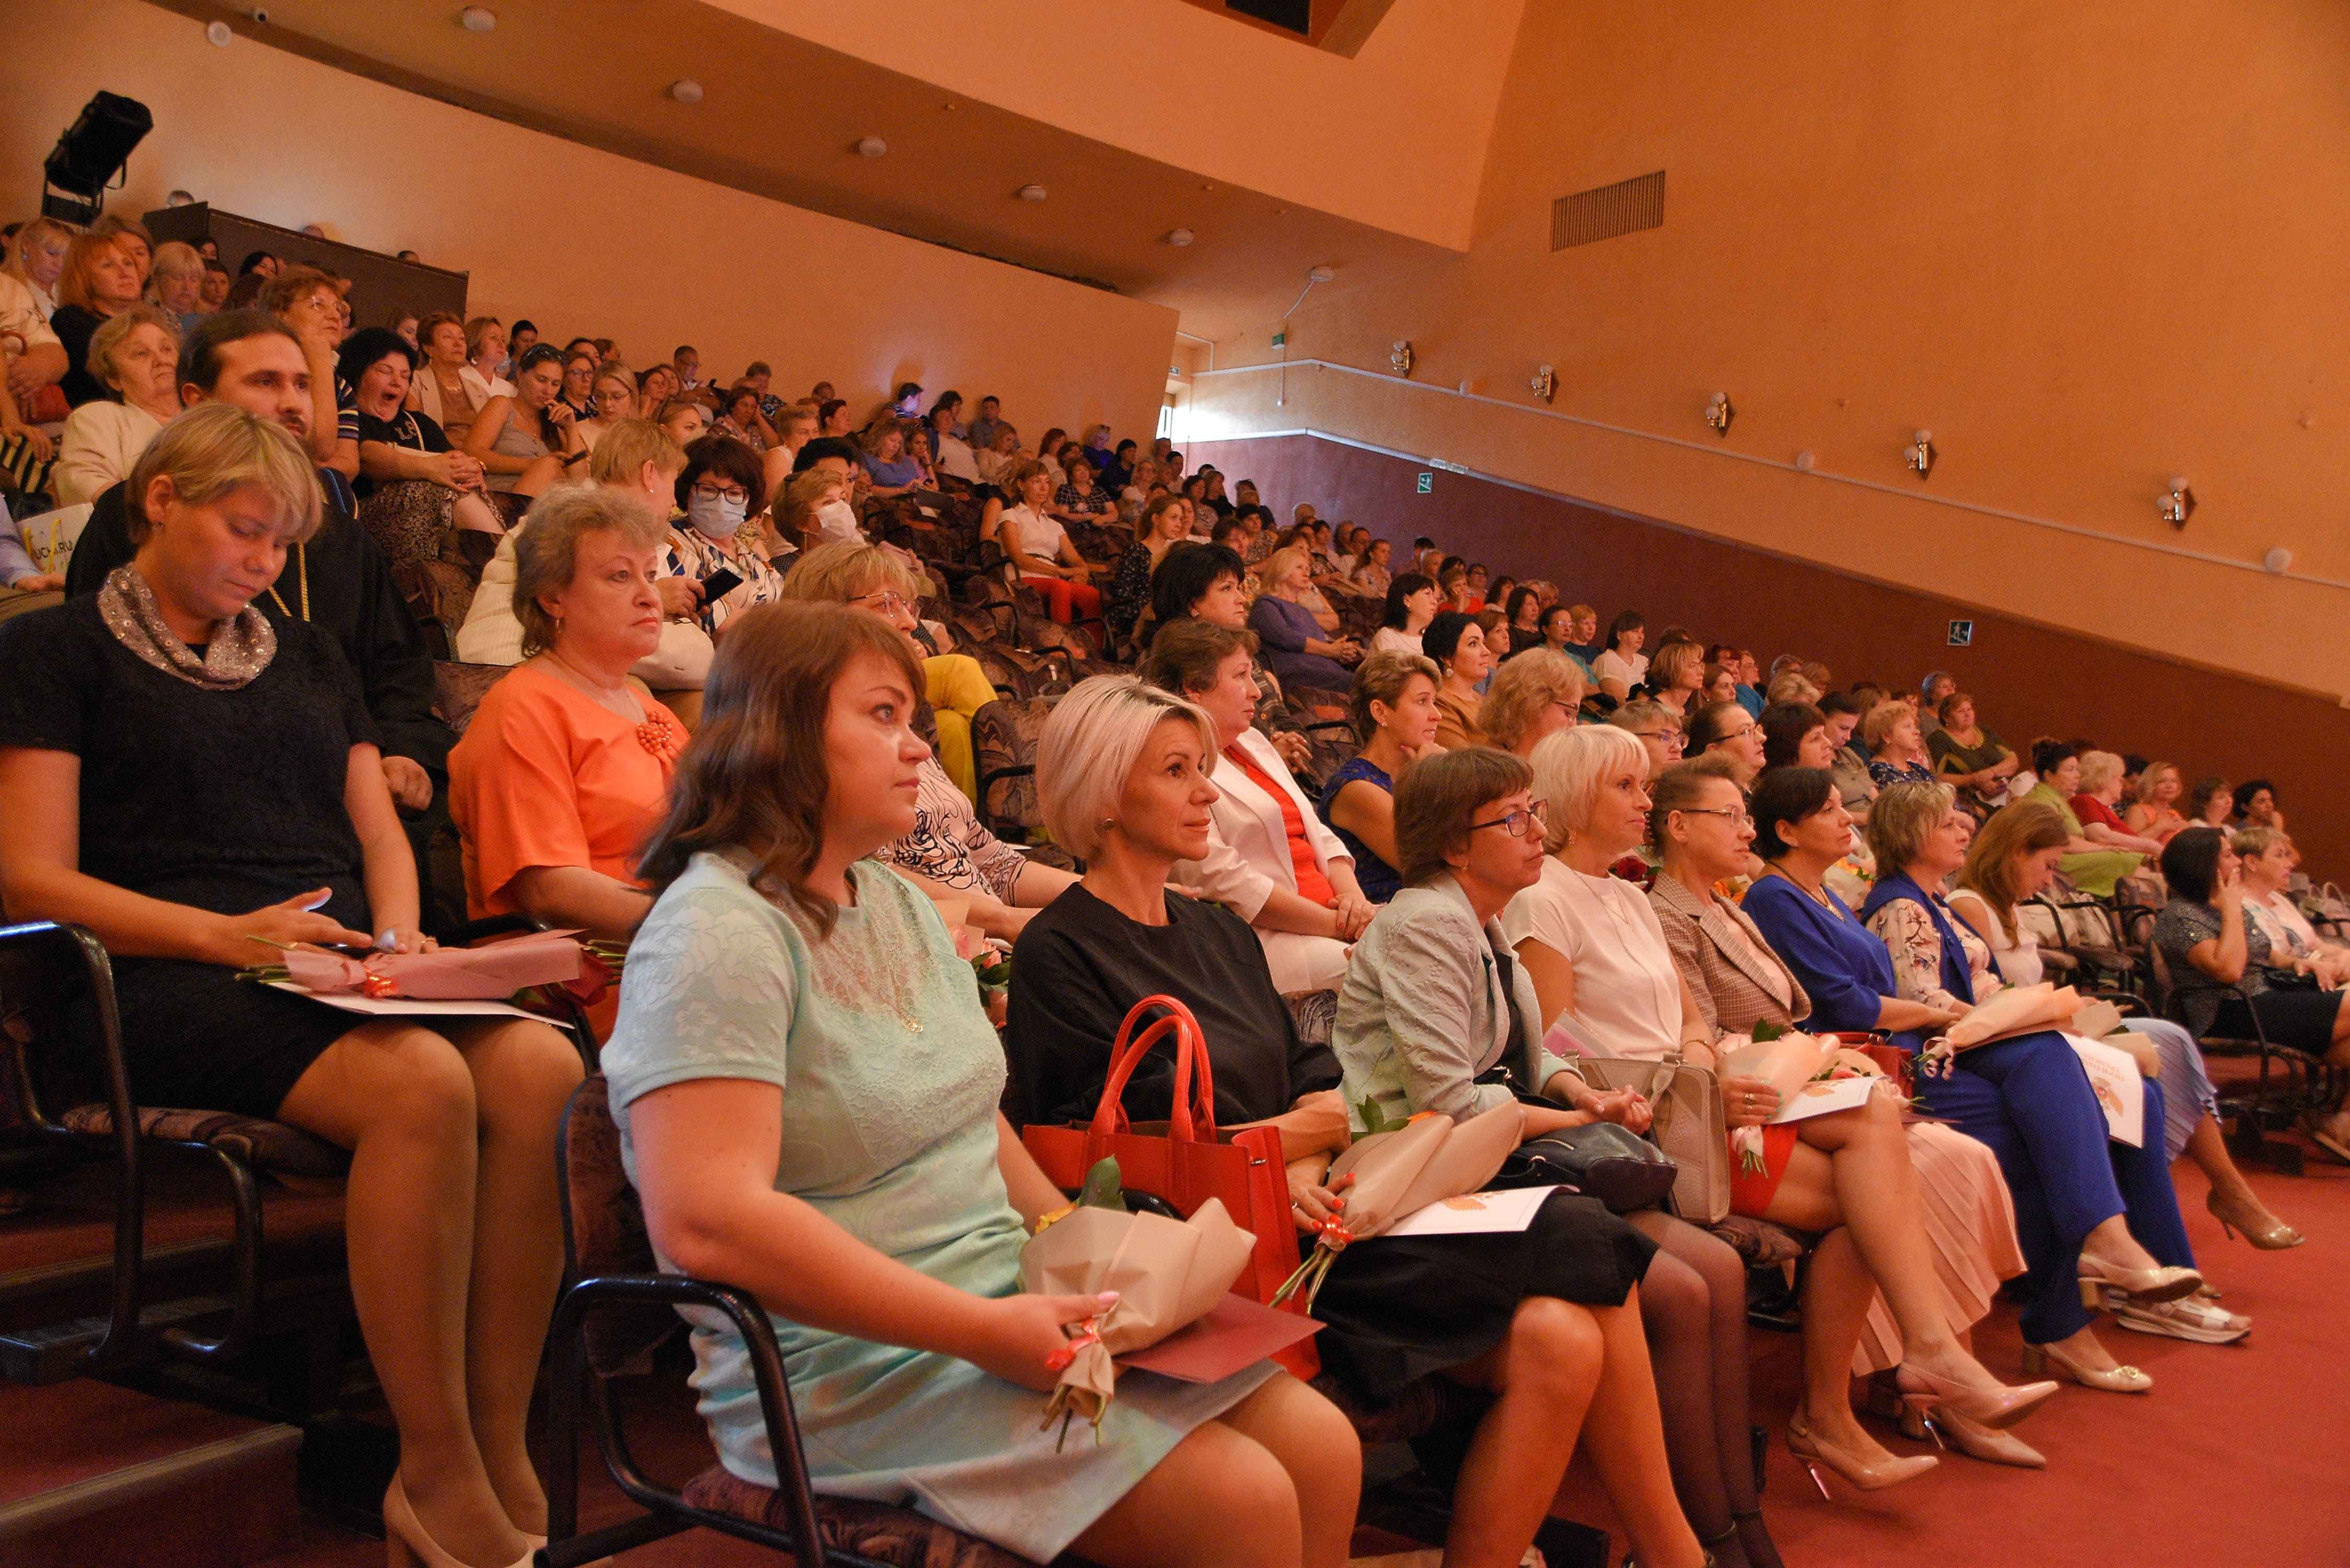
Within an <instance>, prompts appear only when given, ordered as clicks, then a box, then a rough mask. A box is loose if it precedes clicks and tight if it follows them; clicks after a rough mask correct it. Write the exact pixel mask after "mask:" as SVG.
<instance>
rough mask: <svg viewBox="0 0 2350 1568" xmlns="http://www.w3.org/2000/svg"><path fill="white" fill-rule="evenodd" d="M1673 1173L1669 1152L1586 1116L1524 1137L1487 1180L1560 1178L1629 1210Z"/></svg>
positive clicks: (1551, 1181) (1547, 1181)
mask: <svg viewBox="0 0 2350 1568" xmlns="http://www.w3.org/2000/svg"><path fill="white" fill-rule="evenodd" d="M1679 1175H1680V1167H1679V1166H1678V1165H1676V1164H1675V1163H1674V1162H1673V1159H1672V1157H1671V1156H1669V1155H1668V1154H1667V1153H1665V1151H1664V1150H1662V1149H1660V1148H1659V1147H1657V1146H1656V1145H1655V1144H1652V1143H1650V1142H1649V1141H1648V1139H1646V1138H1644V1137H1640V1136H1639V1135H1638V1134H1637V1133H1632V1132H1627V1131H1626V1130H1625V1129H1624V1128H1623V1127H1618V1126H1617V1125H1616V1124H1615V1123H1614V1122H1591V1123H1588V1124H1586V1125H1585V1126H1583V1127H1565V1128H1563V1129H1561V1130H1560V1131H1557V1132H1554V1133H1544V1135H1543V1136H1542V1137H1534V1138H1528V1139H1527V1140H1526V1141H1525V1142H1523V1143H1522V1144H1520V1145H1519V1146H1518V1147H1517V1148H1516V1150H1515V1151H1513V1153H1512V1154H1511V1156H1510V1158H1507V1159H1505V1160H1503V1162H1502V1172H1501V1174H1500V1175H1499V1176H1497V1177H1495V1178H1494V1179H1493V1185H1494V1186H1495V1187H1549V1186H1553V1185H1558V1184H1563V1185H1565V1186H1568V1187H1572V1188H1574V1189H1575V1190H1576V1191H1578V1192H1581V1193H1583V1194H1585V1195H1586V1197H1591V1198H1596V1199H1599V1201H1600V1202H1602V1203H1605V1204H1606V1205H1607V1207H1608V1208H1609V1209H1610V1210H1613V1211H1614V1212H1616V1213H1617V1214H1629V1213H1631V1212H1632V1211H1633V1210H1638V1209H1653V1208H1655V1207H1656V1206H1657V1205H1658V1204H1659V1203H1660V1202H1662V1201H1663V1200H1664V1197H1665V1194H1667V1193H1669V1192H1670V1191H1671V1190H1672V1189H1673V1181H1674V1179H1676V1178H1677V1177H1679Z"/></svg>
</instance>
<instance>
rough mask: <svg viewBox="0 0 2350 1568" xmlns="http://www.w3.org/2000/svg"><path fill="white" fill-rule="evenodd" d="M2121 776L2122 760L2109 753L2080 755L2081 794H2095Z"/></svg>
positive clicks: (2084, 753) (2085, 753)
mask: <svg viewBox="0 0 2350 1568" xmlns="http://www.w3.org/2000/svg"><path fill="white" fill-rule="evenodd" d="M2121 776H2122V760H2121V758H2119V757H2117V756H2116V755H2114V753H2111V752H2083V753H2081V793H2082V794H2096V793H2097V792H2098V791H2099V790H2101V789H2103V788H2105V787H2106V785H2107V784H2111V783H2113V782H2114V781H2115V780H2116V779H2117V778H2119V777H2121Z"/></svg>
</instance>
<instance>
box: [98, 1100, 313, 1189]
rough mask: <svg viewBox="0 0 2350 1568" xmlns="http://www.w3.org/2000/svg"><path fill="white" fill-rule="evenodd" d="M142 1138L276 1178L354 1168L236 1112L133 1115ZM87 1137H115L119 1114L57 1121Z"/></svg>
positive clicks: (297, 1133)
mask: <svg viewBox="0 0 2350 1568" xmlns="http://www.w3.org/2000/svg"><path fill="white" fill-rule="evenodd" d="M132 1114H133V1118H134V1119H135V1120H136V1122H137V1123H138V1127H139V1136H140V1137H142V1138H150V1139H153V1140H155V1141H157V1142H161V1143H175V1144H184V1145H201V1146H203V1147H206V1148H209V1149H212V1150H213V1151H214V1152H216V1153H219V1154H222V1155H225V1156H227V1157H228V1158H231V1159H234V1160H239V1161H242V1162H243V1163H244V1164H246V1165H249V1166H251V1167H252V1168H254V1169H255V1170H264V1171H267V1172H269V1173H270V1174H272V1175H275V1176H310V1177H338V1176H343V1175H346V1174H348V1172H349V1170H350V1168H351V1157H350V1154H349V1152H348V1150H346V1149H342V1148H338V1147H336V1146H335V1145H333V1144H331V1143H328V1141H327V1140H326V1139H325V1138H322V1137H314V1136H312V1135H311V1134H309V1133H306V1132H304V1131H303V1130H302V1129H301V1128H300V1127H287V1126H286V1124H285V1123H284V1122H269V1121H263V1120H261V1119H260V1118H258V1117H256V1116H239V1115H237V1114H236V1113H235V1112H234V1111H189V1110H178V1109H174V1108H172V1107H171V1106H137V1107H135V1108H134V1110H133V1113H132ZM57 1120H58V1121H59V1122H61V1123H62V1124H64V1126H65V1127H66V1128H67V1130H68V1131H69V1132H76V1133H79V1134H81V1135H82V1136H83V1137H90V1138H110V1137H113V1136H114V1110H113V1107H112V1106H108V1105H106V1104H105V1103H104V1102H102V1101H92V1102H90V1103H88V1104H87V1105H79V1106H74V1107H73V1108H72V1109H71V1110H68V1111H67V1112H66V1113H65V1114H64V1115H63V1116H59V1117H58V1118H57Z"/></svg>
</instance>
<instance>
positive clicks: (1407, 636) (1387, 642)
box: [1371, 626, 1428, 657]
mask: <svg viewBox="0 0 2350 1568" xmlns="http://www.w3.org/2000/svg"><path fill="white" fill-rule="evenodd" d="M1371 651H1372V652H1373V653H1416V654H1419V655H1421V656H1423V657H1425V656H1426V654H1427V652H1428V649H1425V648H1422V647H1421V646H1420V642H1419V633H1418V632H1416V631H1405V630H1404V629H1403V628H1400V627H1393V626H1383V627H1381V628H1379V629H1378V630H1377V631H1375V632H1373V633H1372V634H1371Z"/></svg>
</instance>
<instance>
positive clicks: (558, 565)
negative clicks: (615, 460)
mask: <svg viewBox="0 0 2350 1568" xmlns="http://www.w3.org/2000/svg"><path fill="white" fill-rule="evenodd" d="M184 417H185V416H184V415H183V416H182V418H184ZM172 422H173V423H175V424H176V423H177V422H178V421H172ZM607 529H608V530H610V531H611V532H613V533H616V534H618V535H620V537H621V538H623V539H625V540H627V541H628V542H629V545H631V546H632V547H633V548H636V549H639V550H643V549H648V548H650V547H651V546H652V545H658V544H660V542H661V541H662V540H664V539H666V538H668V537H669V524H668V523H667V522H666V521H664V520H663V519H662V518H661V517H660V514H657V513H656V512H654V511H653V509H652V507H651V506H650V505H649V504H647V503H646V502H644V501H643V500H642V499H640V498H639V497H637V496H633V495H630V494H629V493H627V492H625V491H622V490H617V489H614V488H613V487H612V486H610V485H606V484H559V485H556V487H555V488H554V489H553V490H550V491H548V492H547V493H546V494H544V495H542V496H540V497H539V498H538V499H537V500H536V501H535V502H533V503H532V504H531V508H530V510H529V511H528V512H525V514H523V519H522V521H521V522H520V523H517V524H515V550H514V555H515V585H514V613H515V619H516V620H517V621H520V622H521V623H522V652H523V657H524V658H525V659H528V658H529V657H531V656H532V655H533V654H537V653H545V652H546V650H547V649H550V648H553V647H554V646H555V640H556V637H557V636H558V635H560V633H561V631H562V628H560V627H559V626H557V625H556V620H555V618H554V617H553V616H551V615H549V614H547V613H546V606H545V605H543V604H541V603H540V602H539V596H540V595H542V594H549V593H554V592H556V591H557V590H558V589H562V588H567V587H570V586H571V578H572V575H573V574H574V573H575V572H577V570H578V569H579V541H580V540H581V539H583V538H585V537H586V536H587V535H590V534H596V533H601V532H603V531H605V530H607Z"/></svg>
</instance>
